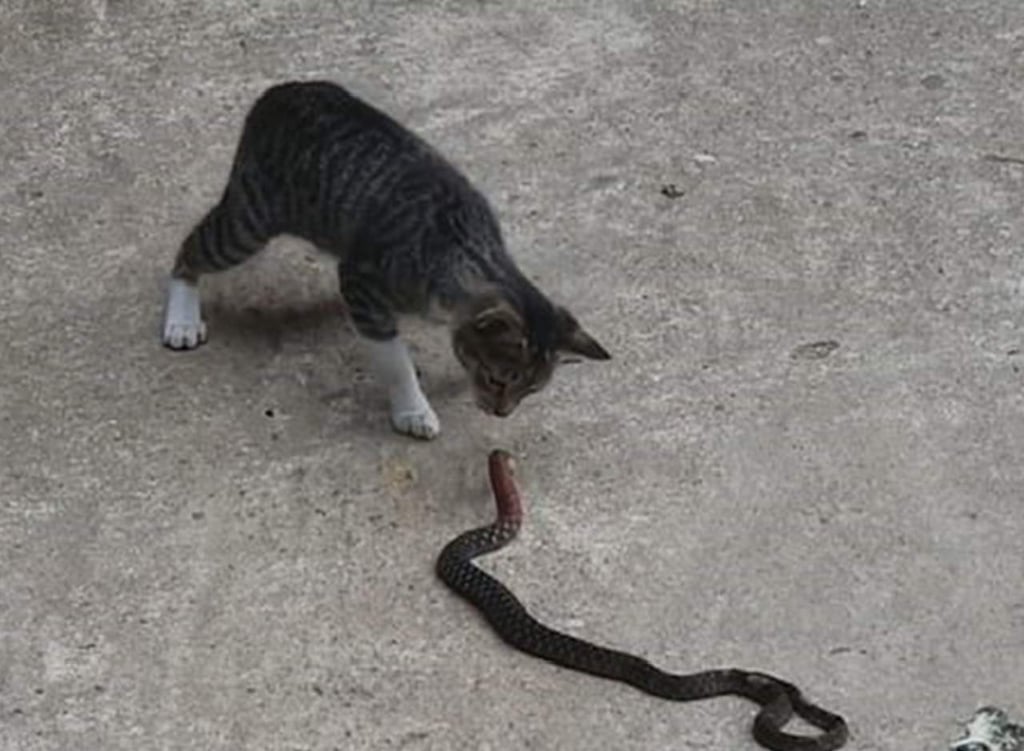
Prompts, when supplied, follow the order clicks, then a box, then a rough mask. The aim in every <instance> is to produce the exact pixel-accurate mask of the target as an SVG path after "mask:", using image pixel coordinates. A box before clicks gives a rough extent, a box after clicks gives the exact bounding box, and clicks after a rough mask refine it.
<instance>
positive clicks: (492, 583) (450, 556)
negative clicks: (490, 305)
mask: <svg viewBox="0 0 1024 751" xmlns="http://www.w3.org/2000/svg"><path fill="white" fill-rule="evenodd" d="M513 471H514V470H513V459H512V456H511V454H509V453H508V452H507V451H505V450H503V449H494V450H493V451H491V453H490V455H489V456H488V473H489V477H490V484H491V490H492V492H493V495H494V499H495V505H496V506H497V518H496V519H495V521H494V522H492V523H491V524H488V525H486V526H482V527H477V528H474V529H470V530H468V531H466V532H463V533H462V534H460V535H458V536H457V537H455V538H454V539H452V540H451V541H450V542H448V544H447V545H445V546H444V549H443V550H442V551H441V553H440V554H439V555H438V557H437V563H436V566H435V570H436V573H437V575H438V577H439V578H440V579H441V581H443V582H444V583H445V585H446V586H447V587H448V588H449V589H451V590H452V591H453V592H455V593H456V594H458V595H459V596H461V597H462V598H463V599H465V600H466V601H468V602H469V603H470V604H472V605H473V606H475V607H476V608H477V610H479V611H480V613H481V614H482V615H483V617H484V619H485V620H487V622H488V623H489V624H490V625H491V627H492V628H493V629H494V631H495V632H496V633H497V635H498V636H499V637H500V638H501V639H502V640H503V641H504V642H505V643H507V644H508V645H510V646H512V647H514V648H515V649H517V650H519V651H521V652H524V653H526V654H529V655H533V656H534V657H539V658H541V659H543V660H547V661H548V662H550V663H553V664H555V665H559V666H561V667H564V668H569V669H572V670H576V671H579V672H583V673H589V674H591V675H595V676H599V677H602V678H608V679H611V680H615V681H620V682H622V683H626V684H628V685H631V686H633V687H635V688H637V689H640V690H641V691H644V692H646V693H648V694H651V695H653V696H656V697H661V698H663V699H669V700H673V701H679V702H688V701H695V700H698V699H709V698H712V697H717V696H726V695H734V696H741V697H745V698H747V699H750V700H752V701H754V702H756V703H757V704H759V705H760V709H759V711H758V712H757V714H756V716H755V717H754V722H753V727H752V734H753V736H754V740H756V741H757V742H758V743H759V744H760V745H761V746H763V747H765V748H768V749H772V751H833V750H834V749H838V748H841V747H842V746H843V745H844V744H845V743H846V741H847V739H848V737H849V731H848V729H847V725H846V720H844V719H843V717H842V716H840V715H838V714H835V713H833V712H830V711H828V710H826V709H823V708H822V707H820V706H818V705H816V704H813V703H811V702H810V701H809V700H808V699H806V698H805V697H804V695H803V694H802V693H801V691H800V689H798V688H797V687H796V686H794V685H793V684H792V683H788V682H786V681H784V680H782V679H780V678H777V677H775V676H774V675H771V674H769V673H763V672H759V671H751V670H741V669H737V668H722V669H711V670H703V671H700V672H694V673H687V674H676V673H669V672H666V671H664V670H661V669H660V668H658V667H656V666H655V665H653V664H652V663H650V662H648V661H647V660H645V659H643V658H642V657H638V656H636V655H633V654H629V653H628V652H622V651H619V650H617V649H610V648H608V647H603V646H599V645H597V644H594V643H592V642H589V641H585V640H583V639H579V638H577V637H575V636H571V635H569V634H566V633H563V632H561V631H556V630H555V629H553V628H549V627H548V626H545V625H544V624H543V623H541V622H540V621H538V620H537V619H536V618H534V617H533V616H532V615H530V613H529V612H528V610H527V609H526V607H525V606H524V605H523V604H522V602H520V601H519V599H518V598H517V597H516V596H515V595H514V594H513V593H512V591H511V590H510V589H509V588H508V587H506V586H505V585H504V584H502V583H501V582H500V581H498V580H497V579H495V578H494V577H493V576H491V575H490V574H488V573H486V572H485V571H483V570H482V569H481V568H479V567H478V566H476V565H475V564H474V563H473V560H474V559H475V558H477V557H479V556H482V555H486V554H487V553H492V552H494V551H496V550H499V549H501V548H503V547H505V546H506V545H507V544H508V543H510V542H511V541H512V540H513V539H515V537H516V535H518V533H519V529H520V527H521V526H522V523H523V503H522V498H521V496H520V493H519V489H518V487H517V485H516V482H515V478H514V476H513ZM794 715H796V716H797V717H800V718H801V719H803V720H804V721H806V722H807V723H809V724H810V725H812V726H814V727H815V728H817V729H818V730H820V731H821V732H820V733H818V734H817V735H795V734H793V733H789V732H786V731H785V730H783V727H784V726H785V725H786V724H787V723H788V722H789V721H790V720H791V719H792V718H793V716H794Z"/></svg>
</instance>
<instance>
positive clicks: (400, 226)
mask: <svg viewBox="0 0 1024 751" xmlns="http://www.w3.org/2000/svg"><path fill="white" fill-rule="evenodd" d="M280 234H289V235H294V236H297V237H300V238H302V239H304V240H307V241H309V242H310V243H312V244H313V245H315V246H316V247H317V248H319V249H320V250H321V251H323V252H326V253H328V254H330V255H332V256H334V257H335V258H337V260H338V277H339V280H340V286H341V294H342V297H343V298H344V300H345V303H346V307H347V308H348V310H349V313H350V316H351V320H352V323H353V325H354V327H355V329H356V331H357V332H358V334H359V335H360V338H361V340H362V341H363V342H364V343H365V348H366V351H367V353H368V358H369V361H370V363H371V366H372V369H373V371H374V373H375V374H376V377H377V378H378V379H379V380H380V381H382V382H383V384H384V385H385V387H386V388H387V392H388V396H389V400H390V413H391V424H392V426H393V427H394V428H395V430H397V431H399V432H400V433H405V434H408V435H411V436H415V437H417V438H433V437H434V436H436V435H437V434H438V432H439V431H440V423H439V422H438V419H437V415H436V414H435V413H434V410H433V409H432V408H431V406H430V403H429V402H428V401H427V398H426V397H425V396H424V395H423V391H422V390H421V388H420V385H419V382H418V381H417V378H416V371H415V368H414V367H413V364H412V361H411V359H410V357H409V352H408V350H407V348H406V346H405V345H404V343H403V342H402V341H401V339H400V338H399V337H398V327H397V321H396V316H397V315H399V314H410V313H414V314H420V315H426V314H427V313H428V312H435V311H441V312H443V313H445V314H446V317H447V319H448V320H449V321H450V323H451V328H452V345H453V348H454V350H455V355H456V357H457V358H458V360H459V362H460V363H461V364H462V366H463V367H464V368H465V370H466V371H467V372H468V373H469V375H470V378H471V380H472V385H473V391H474V395H475V398H476V403H477V405H478V406H479V407H480V408H481V409H482V410H484V411H485V412H488V413H490V414H494V415H498V416H501V417H505V416H507V415H509V414H511V413H512V411H513V410H514V409H515V408H516V406H517V405H518V403H519V401H520V400H521V399H522V398H523V397H524V396H526V395H527V394H530V393H532V392H535V391H538V390H539V389H541V388H542V387H543V386H544V385H545V384H546V383H547V382H548V380H549V379H550V378H551V374H552V372H553V370H554V368H555V366H556V365H557V364H558V363H559V362H560V361H563V360H564V359H566V356H569V357H571V356H573V355H578V356H582V357H585V358H589V359H594V360H607V359H608V358H609V357H610V355H609V354H608V353H607V352H606V351H605V349H604V348H603V347H602V346H601V345H600V344H598V343H597V342H596V341H595V340H594V339H593V338H592V337H591V336H590V335H588V334H587V333H586V332H585V331H583V329H582V328H581V327H580V325H579V323H577V321H576V319H575V318H573V316H572V315H571V314H570V313H569V312H568V311H567V310H565V309H564V308H562V307H559V306H557V305H554V304H553V303H552V302H551V301H550V300H549V299H548V298H547V297H545V296H544V294H543V293H541V292H540V291H539V290H538V289H537V288H536V287H535V286H534V285H533V284H532V283H531V282H530V281H529V280H528V279H527V278H526V277H525V276H524V275H523V273H522V272H521V271H520V270H519V269H518V267H517V266H516V265H515V263H514V262H513V261H512V259H511V258H510V257H509V256H508V254H507V253H506V251H505V247H504V243H503V241H502V236H501V230H500V228H499V226H498V222H497V219H496V218H495V216H494V213H493V211H492V210H491V207H490V206H489V204H488V202H487V200H486V199H485V198H484V197H483V195H481V194H480V193H479V192H478V191H477V190H476V189H475V188H474V187H473V186H472V185H471V184H470V183H469V181H468V180H467V179H466V178H465V177H464V176H463V175H462V174H461V173H460V172H459V171H458V170H457V169H456V168H455V167H454V166H452V165H451V164H450V163H449V162H447V161H446V160H445V159H444V158H443V157H442V156H441V155H440V154H439V153H438V152H437V151H435V150H434V149H433V148H432V147H431V146H429V145H428V144H427V143H425V142H424V141H423V140H421V139H420V138H419V137H417V136H416V135H414V134H412V133H411V132H409V131H408V130H407V129H405V128H404V127H402V126H401V125H399V124H398V123H397V122H395V121H394V120H393V119H391V118H390V117H388V116H387V115H386V114H384V113H382V112H380V111H379V110H377V109H375V108H374V107H372V106H370V105H369V104H366V103H365V102H363V101H361V100H359V99H358V98H356V97H355V96H353V95H352V94H350V93H349V92H347V91H346V90H345V89H343V88H341V87H340V86H337V85H335V84H332V83H327V82H320V81H314V82H291V83H285V84H281V85H277V86H274V87H271V88H270V89H268V90H267V91H266V92H264V94H263V95H262V96H261V97H260V98H259V99H258V101H257V102H256V104H255V105H254V106H253V108H252V109H251V111H250V112H249V114H248V116H247V118H246V122H245V126H244V129H243V132H242V136H241V141H240V143H239V145H238V149H237V152H236V154H235V159H234V163H233V165H232V169H231V175H230V177H229V179H228V184H227V187H226V188H225V190H224V194H223V196H222V197H221V199H220V202H219V203H218V204H217V205H216V206H215V207H214V208H213V209H211V210H210V212H209V213H208V214H207V215H206V216H205V217H204V218H203V220H202V221H200V222H199V224H198V225H196V227H195V228H194V229H193V230H192V232H191V233H190V234H189V235H188V237H187V238H186V239H185V241H184V243H183V244H182V246H181V249H180V251H179V252H178V255H177V258H176V260H175V263H174V268H173V271H172V272H171V279H170V285H169V289H168V295H167V305H166V311H165V316H164V326H163V341H164V344H166V345H167V346H168V347H170V348H171V349H193V348H195V347H198V346H199V345H200V344H202V343H203V342H204V341H205V340H206V325H205V323H204V322H203V320H202V317H201V315H200V303H199V278H200V277H201V276H202V275H203V274H206V273H210V272H215V271H222V270H224V269H228V268H230V267H232V266H235V265H237V264H239V263H241V262H242V261H244V260H245V259H247V258H249V257H250V256H252V255H253V254H254V253H256V252H257V251H259V250H260V249H261V248H263V247H264V246H265V245H266V244H267V242H268V241H269V240H270V239H271V238H273V237H275V236H276V235H280Z"/></svg>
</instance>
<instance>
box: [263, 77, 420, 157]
mask: <svg viewBox="0 0 1024 751" xmlns="http://www.w3.org/2000/svg"><path fill="white" fill-rule="evenodd" d="M357 135H362V136H364V137H367V138H370V139H373V140H384V141H388V142H391V143H392V144H394V145H395V146H396V147H400V148H404V149H409V150H411V151H424V152H427V151H431V149H430V147H429V146H428V145H427V144H426V143H425V142H424V141H423V140H422V139H420V138H419V137H418V136H416V135H415V134H414V133H412V131H410V130H408V129H407V128H406V127H404V126H403V125H401V124H400V123H399V122H397V121H396V120H394V119H393V118H391V117H390V116H388V115H387V114H385V113H384V112H382V111H381V110H379V109H377V108H376V107H374V106H372V105H371V104H369V103H367V102H365V101H363V100H362V99H360V98H359V97H357V96H355V95H354V94H352V93H351V92H349V91H348V90H347V89H345V88H344V87H342V86H339V85H338V84H336V83H332V82H330V81H289V82H287V83H281V84H277V85H275V86H271V87H270V88H269V89H267V90H266V91H264V92H263V94H262V95H260V97H259V98H258V99H257V100H256V102H255V104H253V106H252V109H251V110H250V111H249V114H248V116H247V118H246V128H245V137H247V138H249V139H250V140H253V139H263V138H275V137H276V138H282V139H286V140H287V141H290V142H291V143H296V142H304V143H306V145H313V146H321V147H326V146H328V145H329V144H330V143H331V142H332V141H334V140H336V139H338V138H351V137H353V136H357Z"/></svg>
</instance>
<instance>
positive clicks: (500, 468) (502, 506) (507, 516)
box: [487, 449, 523, 527]
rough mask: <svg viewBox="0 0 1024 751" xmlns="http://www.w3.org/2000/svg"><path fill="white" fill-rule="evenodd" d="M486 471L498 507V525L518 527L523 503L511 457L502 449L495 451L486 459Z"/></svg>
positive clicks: (520, 521)
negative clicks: (488, 474)
mask: <svg viewBox="0 0 1024 751" xmlns="http://www.w3.org/2000/svg"><path fill="white" fill-rule="evenodd" d="M487 469H488V471H489V473H490V477H491V491H492V492H493V493H494V502H495V504H496V505H497V507H498V523H500V524H504V525H508V526H515V527H518V526H519V525H520V524H521V523H522V521H523V502H522V499H521V498H520V497H519V488H517V487H516V482H515V478H514V476H513V470H514V469H515V463H514V462H513V460H512V455H511V454H509V453H508V452H507V451H503V450H502V449H495V450H494V451H492V452H491V454H490V456H489V457H488V458H487Z"/></svg>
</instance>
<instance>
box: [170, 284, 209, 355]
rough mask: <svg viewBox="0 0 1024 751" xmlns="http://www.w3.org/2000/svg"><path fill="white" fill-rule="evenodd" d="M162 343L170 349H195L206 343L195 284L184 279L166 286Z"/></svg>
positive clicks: (197, 287) (204, 328)
mask: <svg viewBox="0 0 1024 751" xmlns="http://www.w3.org/2000/svg"><path fill="white" fill-rule="evenodd" d="M163 341H164V344H166V345H167V346H168V347H170V348H171V349H195V348H196V347H198V346H199V345H200V344H202V343H203V342H205V341H206V324H205V323H203V318H202V316H201V315H200V313H199V286H198V285H197V284H194V283H191V282H187V281H185V280H184V279H171V281H170V284H168V287H167V307H166V309H165V310H164V334H163Z"/></svg>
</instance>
